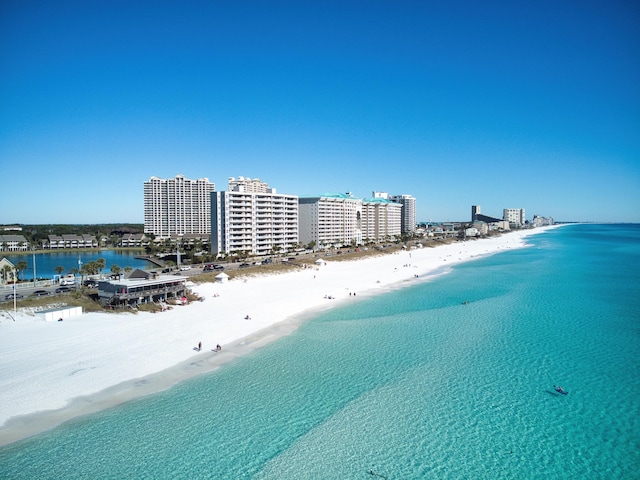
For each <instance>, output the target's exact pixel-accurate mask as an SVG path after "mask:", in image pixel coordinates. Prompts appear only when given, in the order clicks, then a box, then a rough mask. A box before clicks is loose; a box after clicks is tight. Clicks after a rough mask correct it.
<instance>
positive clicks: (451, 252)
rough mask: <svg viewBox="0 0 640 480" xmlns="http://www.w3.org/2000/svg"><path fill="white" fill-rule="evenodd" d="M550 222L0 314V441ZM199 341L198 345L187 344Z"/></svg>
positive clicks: (126, 395)
mask: <svg viewBox="0 0 640 480" xmlns="http://www.w3.org/2000/svg"><path fill="white" fill-rule="evenodd" d="M549 228H553V227H544V228H537V229H533V230H524V231H515V232H511V233H507V234H504V235H501V236H499V237H492V238H487V239H482V240H470V241H466V242H455V243H452V244H449V245H441V246H438V247H435V248H427V247H425V248H419V249H414V250H407V251H403V252H400V253H395V254H388V255H381V256H377V257H371V258H367V259H362V260H356V261H343V262H332V261H331V259H330V258H329V259H327V263H326V264H325V265H322V266H318V267H317V268H309V269H300V270H298V271H292V272H289V273H283V274H274V275H264V276H256V277H251V278H248V279H246V280H233V281H230V282H228V283H226V284H202V285H197V286H195V287H194V288H193V290H194V291H195V292H197V293H198V294H199V295H201V296H202V297H204V298H205V301H203V302H193V303H191V304H189V305H185V306H176V307H174V308H173V309H172V310H169V311H166V312H163V313H155V314H152V313H137V314H131V313H123V314H110V313H89V314H83V315H81V316H78V317H74V318H70V319H67V320H65V321H63V322H45V321H43V320H41V319H40V318H39V317H36V316H34V315H30V314H28V313H26V312H22V313H20V312H18V316H17V318H16V320H15V321H14V320H13V319H12V318H11V317H10V316H8V315H7V314H6V313H3V312H0V372H1V373H0V406H1V408H0V445H5V444H8V443H11V442H13V441H16V440H18V439H21V438H24V437H27V436H29V435H32V434H34V433H38V432H40V431H43V430H46V429H48V428H51V427H53V426H55V425H57V424H59V423H61V422H64V421H66V420H67V419H70V418H74V417H77V416H79V415H84V414H86V413H90V412H95V411H99V410H101V409H104V408H107V407H109V406H112V405H116V404H119V403H122V402H124V401H127V400H129V399H132V398H136V397H139V396H142V395H147V394H149V393H153V392H157V391H161V390H163V389H166V388H168V387H170V386H171V385H173V384H175V383H176V382H179V381H181V380H184V379H185V378H189V377H191V376H194V375H198V374H201V373H203V372H207V371H211V370H213V369H215V368H218V367H219V366H220V365H221V364H223V363H225V362H227V361H229V360H232V359H234V358H237V357H238V356H239V355H243V354H245V353H246V352H248V351H250V350H252V349H255V348H257V347H260V346H262V345H264V344H266V343H268V342H270V341H272V340H274V339H276V338H278V337H281V336H282V335H286V334H288V333H290V332H291V331H293V330H294V329H295V328H296V326H297V325H299V323H300V322H302V321H303V320H304V318H306V317H308V316H309V315H311V314H312V313H314V312H316V311H318V310H319V309H325V308H331V307H335V306H337V305H339V304H341V303H342V302H344V301H366V298H367V296H369V295H373V294H378V293H380V292H383V291H385V290H389V289H392V288H398V287H401V286H403V285H406V284H408V283H415V282H420V281H425V280H427V279H429V278H433V275H434V274H437V273H441V272H442V271H443V269H446V268H447V267H448V266H452V265H454V264H456V263H460V262H465V261H469V260H473V259H476V258H479V257H482V256H485V255H490V254H494V253H497V252H500V251H504V250H506V249H514V248H521V247H523V246H525V244H526V241H525V238H526V237H527V236H529V235H534V234H538V233H541V232H544V231H546V230H548V229H549ZM416 276H417V277H416ZM354 294H355V296H353V295H354ZM326 297H333V298H332V299H330V298H326ZM247 315H248V316H250V319H245V317H246V316H247ZM199 342H202V350H201V351H197V350H196V349H194V347H197V345H198V343H199ZM217 344H220V345H221V346H222V350H221V351H220V352H215V351H214V350H215V347H216V345H217Z"/></svg>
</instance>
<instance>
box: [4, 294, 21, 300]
mask: <svg viewBox="0 0 640 480" xmlns="http://www.w3.org/2000/svg"><path fill="white" fill-rule="evenodd" d="M14 296H15V298H16V300H17V299H18V298H23V297H24V295H20V294H19V293H7V294H6V295H5V296H4V299H5V300H13V297H14Z"/></svg>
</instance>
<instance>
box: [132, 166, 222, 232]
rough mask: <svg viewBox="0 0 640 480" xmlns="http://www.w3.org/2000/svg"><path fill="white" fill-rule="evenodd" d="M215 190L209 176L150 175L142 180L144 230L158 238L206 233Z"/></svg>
mask: <svg viewBox="0 0 640 480" xmlns="http://www.w3.org/2000/svg"><path fill="white" fill-rule="evenodd" d="M214 190H215V185H214V184H213V183H211V182H209V179H208V178H199V179H197V180H190V179H188V178H185V177H184V176H183V175H177V176H176V177H175V178H158V177H151V178H150V179H149V181H147V182H144V233H147V234H153V235H155V236H156V237H160V238H168V237H170V236H171V235H185V234H201V235H209V233H210V232H211V192H213V191H214Z"/></svg>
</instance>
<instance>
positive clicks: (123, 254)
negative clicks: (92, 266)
mask: <svg viewBox="0 0 640 480" xmlns="http://www.w3.org/2000/svg"><path fill="white" fill-rule="evenodd" d="M136 255H138V253H134V252H131V251H116V250H101V251H99V252H98V251H91V252H69V251H66V252H51V253H36V254H35V274H36V276H37V277H38V278H54V276H56V275H57V272H56V267H57V266H61V267H64V271H63V272H62V274H63V275H65V274H67V273H71V269H72V268H76V269H78V270H79V269H80V267H81V265H82V264H85V263H89V262H92V261H95V260H97V259H98V258H104V260H105V262H106V266H105V268H104V270H103V271H104V272H106V273H108V272H110V271H111V266H112V265H118V266H119V267H120V268H121V269H124V268H126V267H131V268H141V269H145V268H149V267H151V266H152V264H151V263H150V262H147V261H146V260H138V259H136V258H135V256H136ZM7 259H8V260H9V261H10V262H11V263H13V264H14V265H17V264H18V262H20V261H22V260H24V261H25V262H27V269H26V270H25V271H24V272H22V274H21V275H20V278H21V279H24V280H33V277H34V273H33V269H34V255H33V254H26V255H10V256H8V257H7ZM78 260H79V261H80V262H81V263H78Z"/></svg>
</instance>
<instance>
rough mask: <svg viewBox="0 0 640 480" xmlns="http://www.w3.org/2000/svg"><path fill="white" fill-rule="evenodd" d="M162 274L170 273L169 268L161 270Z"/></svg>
mask: <svg viewBox="0 0 640 480" xmlns="http://www.w3.org/2000/svg"><path fill="white" fill-rule="evenodd" d="M162 273H171V269H170V268H163V269H162Z"/></svg>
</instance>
